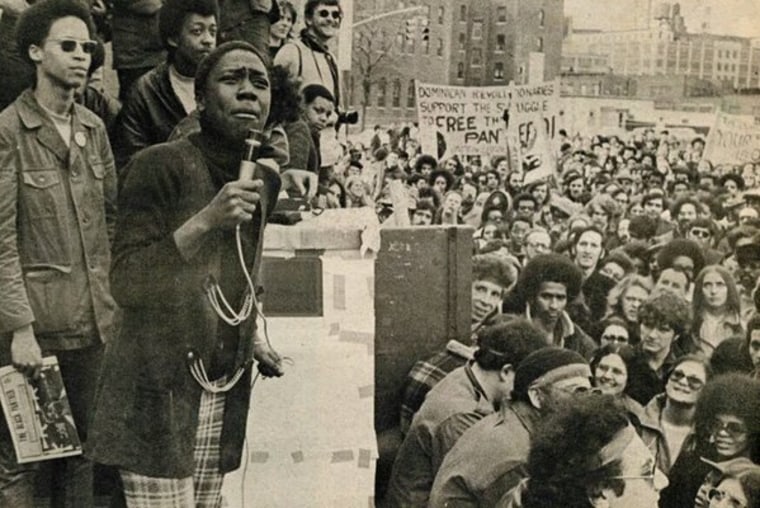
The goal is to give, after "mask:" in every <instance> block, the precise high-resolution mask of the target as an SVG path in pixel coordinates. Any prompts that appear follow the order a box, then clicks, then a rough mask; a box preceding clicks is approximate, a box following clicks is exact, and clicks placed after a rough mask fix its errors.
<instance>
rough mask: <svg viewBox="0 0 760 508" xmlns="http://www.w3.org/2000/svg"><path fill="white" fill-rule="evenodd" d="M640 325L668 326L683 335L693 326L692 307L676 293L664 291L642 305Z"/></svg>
mask: <svg viewBox="0 0 760 508" xmlns="http://www.w3.org/2000/svg"><path fill="white" fill-rule="evenodd" d="M639 323H645V324H652V325H655V326H659V325H667V326H669V327H671V328H672V329H673V331H675V332H676V335H682V334H683V333H685V332H687V331H688V330H689V327H690V325H691V306H690V305H689V303H688V302H687V301H686V300H684V299H683V298H681V297H680V296H678V295H676V294H675V293H672V292H670V291H662V292H660V293H656V294H655V295H654V296H652V297H650V298H649V299H648V300H647V301H645V302H644V303H642V304H641V307H639Z"/></svg>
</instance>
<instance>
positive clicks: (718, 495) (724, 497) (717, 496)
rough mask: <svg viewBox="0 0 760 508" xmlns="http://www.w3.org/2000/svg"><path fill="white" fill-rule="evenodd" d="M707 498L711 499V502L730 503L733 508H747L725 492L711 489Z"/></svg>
mask: <svg viewBox="0 0 760 508" xmlns="http://www.w3.org/2000/svg"><path fill="white" fill-rule="evenodd" d="M707 497H709V498H710V500H715V501H728V506H730V507H731V508H747V505H746V504H744V503H742V502H741V501H739V500H738V499H736V498H735V497H733V496H731V495H729V494H728V492H726V491H725V490H718V489H710V491H709V492H708V493H707Z"/></svg>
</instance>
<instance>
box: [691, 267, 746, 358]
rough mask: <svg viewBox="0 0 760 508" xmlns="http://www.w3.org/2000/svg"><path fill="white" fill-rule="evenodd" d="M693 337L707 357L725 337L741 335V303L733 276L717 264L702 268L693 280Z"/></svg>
mask: <svg viewBox="0 0 760 508" xmlns="http://www.w3.org/2000/svg"><path fill="white" fill-rule="evenodd" d="M692 307H693V310H694V326H693V328H692V330H693V337H694V341H695V342H696V344H695V345H696V346H697V348H698V349H699V350H700V351H701V352H702V353H703V354H704V355H705V356H707V357H708V358H710V357H711V356H712V354H713V351H715V348H716V347H718V345H719V344H720V343H721V342H723V341H724V340H726V339H729V338H731V337H733V336H735V335H742V333H743V329H742V323H741V317H740V316H741V314H740V311H741V303H740V299H739V291H738V290H737V288H736V283H735V282H734V278H733V277H732V276H731V274H730V273H729V271H728V270H726V269H725V268H723V267H722V266H719V265H710V266H707V267H705V268H703V269H702V271H701V272H699V275H697V279H696V281H695V282H694V297H693V300H692Z"/></svg>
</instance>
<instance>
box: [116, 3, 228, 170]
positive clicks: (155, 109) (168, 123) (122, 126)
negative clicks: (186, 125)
mask: <svg viewBox="0 0 760 508" xmlns="http://www.w3.org/2000/svg"><path fill="white" fill-rule="evenodd" d="M218 19H219V6H218V4H217V0H166V1H165V2H164V6H163V7H162V8H161V10H160V11H159V14H158V28H159V33H160V35H161V42H162V43H163V44H164V46H165V48H166V50H167V57H166V61H165V62H162V63H160V64H159V65H157V66H156V67H154V68H153V69H151V70H150V71H149V72H147V73H146V74H144V75H143V76H141V77H140V78H139V79H137V81H136V82H135V83H134V85H133V86H132V89H131V90H130V91H129V92H128V93H127V97H126V99H125V100H124V106H123V108H122V110H121V114H120V115H119V121H118V123H117V126H116V129H115V132H116V138H115V140H114V154H115V155H116V166H117V167H118V168H119V170H121V168H123V167H124V166H125V165H126V164H127V162H129V159H130V157H132V156H133V155H134V154H135V153H137V152H138V151H140V150H142V149H144V148H147V147H149V146H152V145H155V144H158V143H163V142H165V141H167V140H168V139H169V136H170V135H171V134H172V131H173V130H174V128H175V127H176V126H177V124H178V123H180V121H181V120H182V119H184V118H185V117H186V116H187V115H189V114H190V113H193V112H194V111H195V109H196V106H197V104H196V101H195V81H194V79H195V71H196V70H197V69H198V65H199V64H200V62H201V60H203V59H204V58H205V57H206V56H207V55H208V54H209V53H210V52H211V51H212V50H213V49H214V48H215V47H216V32H217V20H218Z"/></svg>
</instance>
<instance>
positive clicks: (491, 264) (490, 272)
mask: <svg viewBox="0 0 760 508" xmlns="http://www.w3.org/2000/svg"><path fill="white" fill-rule="evenodd" d="M516 279H517V269H516V268H515V266H514V265H513V264H512V263H510V262H509V261H507V260H506V259H505V258H504V257H503V256H499V255H498V254H478V255H476V256H473V257H472V280H473V282H474V281H476V280H487V281H490V282H493V283H495V284H498V285H499V286H501V287H502V288H504V289H507V288H509V287H511V286H512V285H513V284H514V283H515V280H516Z"/></svg>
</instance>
